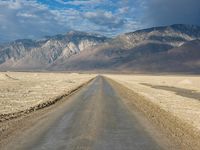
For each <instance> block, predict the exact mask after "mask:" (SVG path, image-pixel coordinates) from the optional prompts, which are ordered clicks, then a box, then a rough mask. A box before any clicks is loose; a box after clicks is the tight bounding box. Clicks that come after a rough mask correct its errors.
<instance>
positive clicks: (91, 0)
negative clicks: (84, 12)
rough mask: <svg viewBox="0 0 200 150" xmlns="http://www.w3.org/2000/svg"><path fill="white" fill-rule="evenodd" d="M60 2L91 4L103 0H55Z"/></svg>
mask: <svg viewBox="0 0 200 150" xmlns="http://www.w3.org/2000/svg"><path fill="white" fill-rule="evenodd" d="M56 1H57V2H59V3H62V4H70V5H92V4H97V3H101V2H102V1H103V0H74V1H67V2H66V1H63V0H56Z"/></svg>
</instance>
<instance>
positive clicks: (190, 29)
mask: <svg viewBox="0 0 200 150" xmlns="http://www.w3.org/2000/svg"><path fill="white" fill-rule="evenodd" d="M199 39H200V27H199V26H194V25H181V24H178V25H172V26H165V27H154V28H149V29H144V30H139V31H135V32H130V33H125V34H122V35H119V36H117V37H114V38H107V37H104V36H99V35H95V34H89V33H83V32H69V33H67V34H66V35H57V36H53V37H46V38H44V39H42V40H38V41H33V40H17V41H14V42H11V43H8V44H5V45H2V46H0V69H1V70H13V69H14V70H48V71H92V70H95V71H110V70H111V71H131V72H190V73H200V71H199V70H200V40H199Z"/></svg>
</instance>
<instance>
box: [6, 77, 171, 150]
mask: <svg viewBox="0 0 200 150" xmlns="http://www.w3.org/2000/svg"><path fill="white" fill-rule="evenodd" d="M109 82H111V81H109V80H107V79H106V78H103V77H97V78H96V79H95V80H93V81H92V82H91V83H89V84H88V85H87V86H86V87H84V88H82V89H81V90H80V91H78V92H77V93H76V94H74V95H72V96H71V97H69V98H68V99H67V100H66V101H64V102H63V103H62V104H60V105H59V106H57V107H56V108H53V109H52V110H51V111H49V112H48V113H46V114H45V115H41V116H40V119H38V121H37V123H33V124H32V125H31V126H29V127H28V128H25V129H23V131H20V132H19V133H18V134H16V135H15V136H14V135H13V137H12V138H10V141H9V142H8V144H5V145H4V146H3V149H7V150H65V149H66V150H90V149H91V150H161V149H169V143H167V142H165V140H162V138H161V135H160V134H159V133H158V131H157V130H156V129H155V128H154V127H153V126H152V125H151V123H150V122H148V121H147V120H146V119H145V118H143V116H139V117H138V116H137V114H138V112H135V113H134V112H132V111H129V109H128V108H127V106H126V104H125V103H124V101H123V98H122V97H120V95H118V92H117V91H116V90H114V88H113V87H112V86H111V84H110V83H109ZM138 118H139V119H138ZM158 135H159V136H158ZM16 136H17V137H16ZM163 139H164V137H163Z"/></svg>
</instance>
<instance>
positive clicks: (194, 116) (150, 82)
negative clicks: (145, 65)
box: [106, 75, 200, 131]
mask: <svg viewBox="0 0 200 150" xmlns="http://www.w3.org/2000/svg"><path fill="white" fill-rule="evenodd" d="M106 76H107V77H109V78H111V79H114V80H115V81H118V82H119V83H121V84H122V85H124V86H126V87H128V88H129V89H131V90H133V91H134V92H136V93H139V94H140V95H142V96H144V97H145V98H146V99H147V100H149V101H151V102H153V103H155V104H157V105H158V106H159V107H161V109H164V110H166V111H167V112H170V113H172V114H173V115H174V116H177V117H178V118H180V119H181V120H183V121H185V122H187V123H189V124H191V125H192V126H193V127H195V128H196V129H198V130H199V131H200V76H150V75H106Z"/></svg>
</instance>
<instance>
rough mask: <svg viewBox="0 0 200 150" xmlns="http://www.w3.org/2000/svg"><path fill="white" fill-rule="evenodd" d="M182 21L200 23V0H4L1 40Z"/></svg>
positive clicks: (0, 9) (113, 31)
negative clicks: (70, 31)
mask: <svg viewBox="0 0 200 150" xmlns="http://www.w3.org/2000/svg"><path fill="white" fill-rule="evenodd" d="M178 23H184V24H196V25H200V1H199V0H176V1H174V0H119V1H118V0H51V1H49V0H0V42H4V41H10V40H14V39H19V38H41V37H43V36H45V35H54V34H58V33H65V32H67V31H69V30H81V31H86V32H95V33H101V34H104V35H108V36H114V35H117V34H120V33H123V32H129V31H134V30H137V29H142V28H147V27H151V26H159V25H169V24H178Z"/></svg>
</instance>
